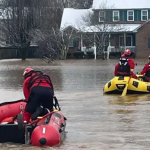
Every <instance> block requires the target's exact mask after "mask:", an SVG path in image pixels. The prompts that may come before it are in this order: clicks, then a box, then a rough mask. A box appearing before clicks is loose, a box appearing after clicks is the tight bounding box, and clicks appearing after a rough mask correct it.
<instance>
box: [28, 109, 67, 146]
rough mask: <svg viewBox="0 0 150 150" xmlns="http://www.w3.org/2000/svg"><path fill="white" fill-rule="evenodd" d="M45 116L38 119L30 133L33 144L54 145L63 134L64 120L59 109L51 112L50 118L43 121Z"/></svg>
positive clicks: (59, 140) (57, 143)
mask: <svg viewBox="0 0 150 150" xmlns="http://www.w3.org/2000/svg"><path fill="white" fill-rule="evenodd" d="M45 119H46V118H45V117H43V118H42V119H40V120H39V121H38V123H37V127H36V128H35V129H34V130H33V132H32V134H31V140H30V142H31V144H32V145H33V146H56V145H59V144H60V142H61V140H62V139H61V136H62V134H64V131H65V126H66V121H65V117H64V116H63V114H62V113H61V112H60V111H55V112H52V113H51V117H50V120H49V121H48V122H45Z"/></svg>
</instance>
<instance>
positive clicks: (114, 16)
mask: <svg viewBox="0 0 150 150" xmlns="http://www.w3.org/2000/svg"><path fill="white" fill-rule="evenodd" d="M87 11H92V13H93V16H94V18H95V19H94V20H93V22H92V23H93V24H94V25H98V24H99V25H100V24H103V23H104V22H105V23H107V24H110V25H111V24H118V25H123V26H124V27H125V28H124V30H120V31H115V32H114V31H108V32H109V39H108V42H107V45H108V46H109V52H110V53H113V52H118V51H119V52H122V51H124V49H125V48H129V49H131V50H132V52H134V53H135V54H136V57H138V58H140V57H144V58H145V57H147V55H149V54H150V22H149V19H150V3H149V0H143V1H142V2H141V1H140V0H132V3H131V1H130V0H126V1H124V0H119V1H118V0H107V1H105V0H93V6H92V8H91V9H89V10H75V9H72V10H71V9H70V10H67V9H66V10H64V14H63V17H62V24H61V27H62V26H63V24H65V23H64V22H65V15H66V14H67V15H68V18H67V20H68V21H69V20H70V18H71V21H70V25H71V26H72V27H74V28H76V29H77V30H78V27H77V26H76V25H75V23H76V22H77V19H79V18H80V17H81V15H83V14H84V13H85V12H87ZM69 15H70V17H69ZM77 17H78V18H77ZM80 32H81V30H80ZM82 32H86V33H87V34H88V33H89V34H94V33H97V31H94V30H93V31H92V32H91V31H89V32H87V31H82ZM97 34H98V33H97ZM79 42H80V41H79ZM81 43H82V45H81V47H83V46H84V41H83V40H82V42H81ZM77 45H78V44H77ZM72 46H73V45H72ZM91 47H92V46H91ZM96 47H97V45H96ZM72 49H77V48H76V47H72ZM143 51H144V53H143Z"/></svg>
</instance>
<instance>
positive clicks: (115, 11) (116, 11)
mask: <svg viewBox="0 0 150 150" xmlns="http://www.w3.org/2000/svg"><path fill="white" fill-rule="evenodd" d="M115 13H118V15H117V16H115ZM115 17H118V20H115ZM113 21H114V22H115V21H120V16H119V11H118V10H114V11H113Z"/></svg>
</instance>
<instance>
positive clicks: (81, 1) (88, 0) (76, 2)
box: [67, 0, 93, 9]
mask: <svg viewBox="0 0 150 150" xmlns="http://www.w3.org/2000/svg"><path fill="white" fill-rule="evenodd" d="M67 2H68V7H72V8H76V9H88V8H91V6H92V4H93V0H68V1H67Z"/></svg>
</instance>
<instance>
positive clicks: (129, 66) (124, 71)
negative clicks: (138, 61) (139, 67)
mask: <svg viewBox="0 0 150 150" xmlns="http://www.w3.org/2000/svg"><path fill="white" fill-rule="evenodd" d="M130 55H131V51H130V50H129V49H126V50H125V52H124V54H123V55H122V56H121V58H120V60H119V63H117V64H116V66H115V71H114V76H131V77H132V78H135V79H137V76H136V75H135V74H134V72H133V70H134V68H135V63H134V61H133V59H131V58H129V57H130Z"/></svg>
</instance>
